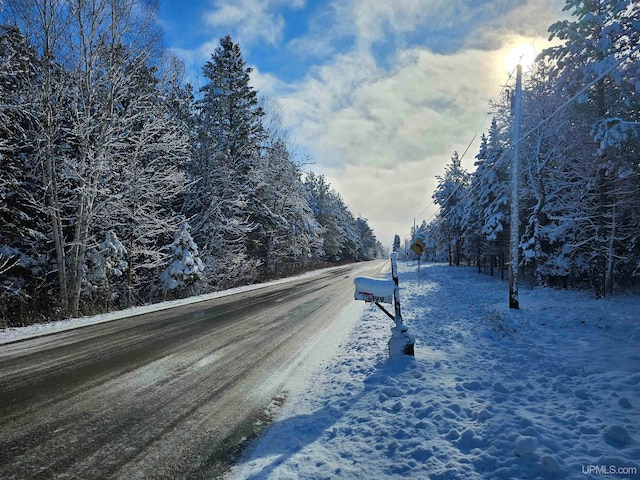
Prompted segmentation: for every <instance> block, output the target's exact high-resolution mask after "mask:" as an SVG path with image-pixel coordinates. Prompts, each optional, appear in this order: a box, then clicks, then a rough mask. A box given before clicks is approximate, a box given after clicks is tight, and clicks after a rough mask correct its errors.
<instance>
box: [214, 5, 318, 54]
mask: <svg viewBox="0 0 640 480" xmlns="http://www.w3.org/2000/svg"><path fill="white" fill-rule="evenodd" d="M304 4H305V2H304V0H295V1H287V0H215V1H214V6H215V9H214V10H212V11H210V12H207V13H205V14H204V21H205V23H206V24H207V25H209V26H212V27H216V28H220V27H223V28H227V29H229V32H225V33H232V32H231V30H233V36H234V40H235V41H236V42H238V43H240V44H241V45H243V46H245V47H250V46H251V45H255V44H256V43H258V42H266V43H267V44H270V45H278V44H279V43H280V42H281V40H282V35H283V29H284V26H285V21H284V17H283V15H282V13H279V9H281V8H283V7H287V8H293V9H296V8H301V7H302V6H304Z"/></svg>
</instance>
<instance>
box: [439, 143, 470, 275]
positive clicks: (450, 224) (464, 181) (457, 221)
mask: <svg viewBox="0 0 640 480" xmlns="http://www.w3.org/2000/svg"><path fill="white" fill-rule="evenodd" d="M436 178H437V179H438V186H437V187H436V191H435V192H434V193H433V201H434V203H435V204H436V205H440V212H439V213H438V216H439V217H440V219H441V222H442V228H443V229H444V233H445V235H446V237H447V243H448V248H449V263H450V264H453V263H455V264H456V265H460V263H461V260H462V242H463V239H462V233H463V232H464V223H463V219H464V200H465V197H466V195H467V190H468V188H469V180H470V179H469V174H468V173H467V172H466V171H465V170H464V169H463V168H462V164H461V162H460V158H459V157H458V152H454V153H453V156H452V157H451V163H450V164H448V165H447V166H446V167H445V174H444V176H443V177H436Z"/></svg>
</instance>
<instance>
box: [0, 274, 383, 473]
mask: <svg viewBox="0 0 640 480" xmlns="http://www.w3.org/2000/svg"><path fill="white" fill-rule="evenodd" d="M385 267H386V262H384V263H383V262H368V263H364V264H354V265H348V266H344V267H338V268H334V269H329V270H327V271H324V272H322V273H321V274H317V275H314V276H311V277H308V278H305V277H301V278H298V279H296V280H292V281H291V282H287V283H284V284H280V285H276V286H268V287H264V288H261V289H258V290H254V291H250V292H245V293H240V294H235V295H230V296H226V297H222V298H218V299H213V300H208V301H205V302H200V303H196V304H191V305H187V306H181V307H176V308H174V309H171V310H164V311H161V312H156V313H149V314H145V315H140V316H135V317H130V318H127V319H123V320H117V321H113V322H109V323H103V324H99V325H93V326H87V327H83V328H79V329H76V330H70V331H66V332H62V333H58V334H55V335H49V336H46V337H39V338H34V339H29V340H23V341H19V342H15V343H10V344H6V345H2V346H0V419H1V420H0V478H3V479H5V480H9V479H19V480H23V479H29V478H34V479H38V478H42V479H45V478H46V479H50V478H60V479H87V478H127V479H147V478H149V479H150V478H153V479H177V478H189V479H198V478H209V479H210V478H218V477H220V476H221V475H222V474H223V473H224V471H225V470H226V468H227V467H228V465H229V462H230V461H232V457H233V452H234V451H237V450H238V448H239V445H240V444H241V441H242V439H243V438H247V437H248V436H251V435H252V434H253V433H254V432H255V428H256V426H255V425H256V424H258V423H260V422H259V421H264V416H265V408H266V407H267V406H268V405H269V404H270V403H271V402H272V401H273V399H274V397H275V396H276V395H277V394H278V393H279V391H280V389H281V388H282V385H283V383H284V381H285V380H286V377H287V376H288V375H289V374H290V373H291V372H292V371H294V370H295V369H296V368H300V367H301V366H302V365H304V361H305V358H306V357H307V355H308V354H309V351H310V350H312V349H313V348H319V344H320V343H322V342H318V338H319V336H322V335H324V333H325V332H327V331H329V330H330V329H331V328H332V326H335V325H334V322H335V321H336V318H337V317H338V314H339V313H340V311H341V310H342V309H343V308H344V307H345V306H347V305H348V304H349V303H353V283H352V282H353V278H354V277H355V276H375V275H378V274H381V273H383V272H384V270H385ZM314 346H315V347H314ZM276 401H277V400H276Z"/></svg>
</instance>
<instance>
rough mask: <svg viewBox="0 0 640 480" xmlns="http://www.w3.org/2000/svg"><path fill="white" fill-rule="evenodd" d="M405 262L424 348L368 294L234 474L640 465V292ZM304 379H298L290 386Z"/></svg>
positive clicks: (507, 471) (381, 474) (535, 473)
mask: <svg viewBox="0 0 640 480" xmlns="http://www.w3.org/2000/svg"><path fill="white" fill-rule="evenodd" d="M416 270H417V269H416V265H414V264H407V263H401V264H400V286H401V293H400V295H401V301H402V307H403V317H404V319H405V323H407V325H408V326H409V331H410V332H412V333H413V334H415V336H416V348H415V350H416V357H415V359H413V358H411V357H407V358H406V359H403V360H401V361H397V362H390V361H388V360H387V352H386V342H387V341H388V339H389V337H390V331H389V327H390V326H391V322H390V320H389V319H388V318H387V317H386V316H385V315H384V314H382V313H381V312H379V311H377V309H376V308H375V307H373V306H372V307H371V308H368V309H367V310H366V312H365V314H364V316H363V317H362V319H361V321H360V322H358V324H357V325H356V327H355V329H354V332H353V334H352V336H351V337H350V338H349V339H348V340H347V341H346V342H345V344H344V345H343V347H342V348H341V349H340V350H339V352H340V353H339V355H338V356H337V357H336V358H334V359H333V360H331V361H329V362H325V364H324V367H323V368H322V369H320V370H319V371H317V372H316V373H315V374H314V375H313V376H312V377H311V378H309V379H308V384H307V386H306V387H305V388H302V389H299V390H297V391H295V392H291V393H290V394H289V397H288V399H287V401H286V402H285V404H284V406H283V407H282V408H281V409H280V411H279V414H278V417H277V421H276V422H274V424H273V425H272V426H271V427H270V428H269V429H268V430H267V431H266V433H265V434H264V435H263V436H262V437H261V438H260V439H259V440H258V441H257V442H255V443H254V444H253V445H252V447H251V449H250V450H249V451H248V453H247V455H246V457H245V458H244V460H243V461H242V462H240V463H239V464H238V465H237V466H236V468H235V469H234V470H233V472H231V474H230V475H228V478H229V479H233V480H240V479H241V480H246V479H255V480H257V479H273V480H275V479H277V480H287V479H291V480H294V479H295V480H298V479H309V480H311V479H313V480H317V479H333V478H339V479H374V478H375V479H395V478H410V479H432V480H434V479H460V480H468V479H537V478H541V479H547V478H549V479H555V478H570V479H584V478H615V479H624V478H628V479H637V478H640V314H639V313H638V312H640V298H638V297H637V296H617V297H615V298H607V299H604V300H598V301H596V300H593V299H592V298H591V296H590V295H589V293H588V292H575V291H563V290H553V289H535V290H531V289H527V288H526V287H523V286H521V290H520V306H521V308H520V310H518V311H514V310H509V308H508V287H507V283H506V282H500V281H499V280H497V279H495V278H491V277H488V276H486V275H480V274H478V273H477V272H475V271H474V269H471V268H451V267H448V266H443V265H428V266H427V267H425V266H423V267H422V281H421V282H418V280H417V272H416ZM294 390H295V388H294Z"/></svg>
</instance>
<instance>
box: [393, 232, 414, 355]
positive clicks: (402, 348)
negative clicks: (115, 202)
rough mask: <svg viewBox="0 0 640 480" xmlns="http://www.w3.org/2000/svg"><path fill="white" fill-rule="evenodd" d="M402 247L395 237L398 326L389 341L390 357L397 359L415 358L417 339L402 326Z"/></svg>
mask: <svg viewBox="0 0 640 480" xmlns="http://www.w3.org/2000/svg"><path fill="white" fill-rule="evenodd" d="M399 247H400V237H399V236H398V235H396V236H395V239H394V242H393V253H392V254H391V278H393V283H394V284H395V287H394V289H393V304H394V306H395V314H396V315H395V318H394V320H395V322H396V326H395V327H391V332H392V335H391V339H390V340H389V357H391V358H395V357H399V356H401V355H411V356H414V355H415V354H414V345H415V343H416V340H415V337H414V336H413V335H412V334H410V333H409V332H408V331H407V330H409V329H408V328H407V327H406V326H405V325H403V324H402V312H401V311H400V286H399V284H398V248H399Z"/></svg>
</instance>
